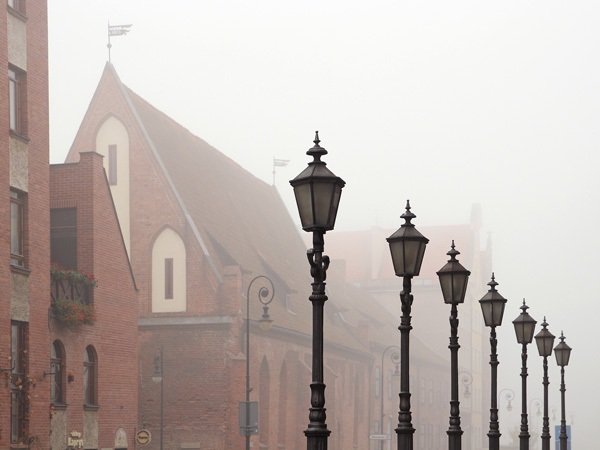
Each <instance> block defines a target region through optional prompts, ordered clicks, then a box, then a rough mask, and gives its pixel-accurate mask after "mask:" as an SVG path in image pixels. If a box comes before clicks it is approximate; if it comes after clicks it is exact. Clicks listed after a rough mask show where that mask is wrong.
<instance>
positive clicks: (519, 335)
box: [515, 322, 525, 344]
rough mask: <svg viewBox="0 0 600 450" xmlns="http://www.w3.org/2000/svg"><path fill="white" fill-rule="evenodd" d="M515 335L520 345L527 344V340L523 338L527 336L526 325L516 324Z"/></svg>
mask: <svg viewBox="0 0 600 450" xmlns="http://www.w3.org/2000/svg"><path fill="white" fill-rule="evenodd" d="M515 334H516V336H517V342H518V343H519V344H524V343H525V339H524V337H523V336H525V331H524V324H523V322H517V323H515Z"/></svg>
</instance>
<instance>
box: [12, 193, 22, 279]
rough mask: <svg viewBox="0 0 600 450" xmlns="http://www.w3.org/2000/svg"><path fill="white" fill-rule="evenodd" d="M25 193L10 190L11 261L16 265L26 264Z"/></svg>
mask: <svg viewBox="0 0 600 450" xmlns="http://www.w3.org/2000/svg"><path fill="white" fill-rule="evenodd" d="M24 219H25V194H23V193H22V192H19V191H15V190H12V189H11V191H10V263H11V264H13V265H15V266H21V267H23V266H25V256H24V255H25V251H24V247H25V246H24V244H23V242H24V234H25V233H24V223H25V220H24Z"/></svg>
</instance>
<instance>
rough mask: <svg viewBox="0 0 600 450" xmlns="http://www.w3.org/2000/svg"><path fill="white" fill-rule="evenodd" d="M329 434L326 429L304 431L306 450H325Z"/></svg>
mask: <svg viewBox="0 0 600 450" xmlns="http://www.w3.org/2000/svg"><path fill="white" fill-rule="evenodd" d="M330 434H331V431H329V430H328V429H327V428H325V429H323V430H305V431H304V435H305V436H306V448H307V450H327V438H328V437H329V435H330Z"/></svg>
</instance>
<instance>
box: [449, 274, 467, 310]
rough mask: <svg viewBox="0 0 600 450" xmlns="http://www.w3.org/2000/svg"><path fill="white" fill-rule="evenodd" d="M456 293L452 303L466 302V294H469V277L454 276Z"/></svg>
mask: <svg viewBox="0 0 600 450" xmlns="http://www.w3.org/2000/svg"><path fill="white" fill-rule="evenodd" d="M453 278H454V293H453V298H452V303H462V302H463V301H464V300H465V293H466V292H467V281H468V280H469V276H468V275H467V274H464V273H455V274H454V277H453Z"/></svg>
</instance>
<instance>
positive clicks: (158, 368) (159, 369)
mask: <svg viewBox="0 0 600 450" xmlns="http://www.w3.org/2000/svg"><path fill="white" fill-rule="evenodd" d="M152 381H153V382H155V383H159V384H160V450H163V427H164V421H163V419H164V415H163V381H164V377H163V349H162V346H161V347H160V350H159V352H158V353H157V354H156V356H154V373H153V374H152Z"/></svg>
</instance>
